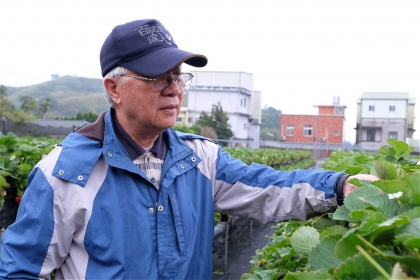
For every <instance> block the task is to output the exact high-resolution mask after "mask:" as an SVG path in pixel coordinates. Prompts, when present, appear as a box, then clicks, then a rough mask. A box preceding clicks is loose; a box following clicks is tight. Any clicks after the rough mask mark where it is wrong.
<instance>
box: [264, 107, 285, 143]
mask: <svg viewBox="0 0 420 280" xmlns="http://www.w3.org/2000/svg"><path fill="white" fill-rule="evenodd" d="M280 116H281V111H280V110H277V109H276V108H273V107H267V106H266V107H264V108H263V109H262V111H261V132H260V137H261V138H262V139H265V140H278V136H279V135H280V134H279V131H280Z"/></svg>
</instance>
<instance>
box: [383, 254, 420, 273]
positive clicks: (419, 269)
mask: <svg viewBox="0 0 420 280" xmlns="http://www.w3.org/2000/svg"><path fill="white" fill-rule="evenodd" d="M383 253H384V254H385V255H386V256H387V257H388V258H389V259H391V260H394V261H396V262H400V263H402V264H403V267H404V269H405V270H407V269H411V270H412V271H413V272H414V273H415V274H416V275H417V276H420V265H419V261H420V260H419V258H418V257H413V256H399V255H396V254H395V253H393V252H389V251H385V252H383Z"/></svg>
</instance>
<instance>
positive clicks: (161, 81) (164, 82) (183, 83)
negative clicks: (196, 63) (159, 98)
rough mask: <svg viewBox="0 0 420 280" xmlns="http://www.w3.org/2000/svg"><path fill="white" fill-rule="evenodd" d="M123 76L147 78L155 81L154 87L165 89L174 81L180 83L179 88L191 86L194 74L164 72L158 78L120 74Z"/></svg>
mask: <svg viewBox="0 0 420 280" xmlns="http://www.w3.org/2000/svg"><path fill="white" fill-rule="evenodd" d="M120 76H123V77H130V78H135V79H139V80H146V81H153V87H154V88H155V89H157V90H164V89H167V88H168V87H170V86H171V84H172V82H173V81H174V80H175V82H176V83H177V84H178V86H179V88H185V87H187V86H189V85H190V84H191V82H192V79H193V77H194V76H193V74H191V73H181V74H177V75H176V74H175V75H173V74H163V75H160V76H157V77H156V78H153V79H152V78H145V77H138V76H131V75H120Z"/></svg>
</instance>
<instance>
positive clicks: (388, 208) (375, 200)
mask: <svg viewBox="0 0 420 280" xmlns="http://www.w3.org/2000/svg"><path fill="white" fill-rule="evenodd" d="M360 199H361V200H363V201H365V202H367V203H369V204H370V205H371V206H372V207H373V208H375V210H377V211H379V212H381V213H382V214H384V215H385V216H386V217H388V218H392V217H394V216H395V214H396V213H397V211H398V209H399V208H400V205H399V203H398V201H397V200H395V199H389V197H388V195H386V194H378V195H367V196H364V197H361V198H360Z"/></svg>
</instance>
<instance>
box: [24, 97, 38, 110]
mask: <svg viewBox="0 0 420 280" xmlns="http://www.w3.org/2000/svg"><path fill="white" fill-rule="evenodd" d="M20 100H21V101H22V105H21V106H20V108H21V109H22V110H24V111H26V112H27V113H29V112H31V111H33V110H35V109H36V101H35V99H33V98H32V97H31V96H22V97H21V98H20Z"/></svg>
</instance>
